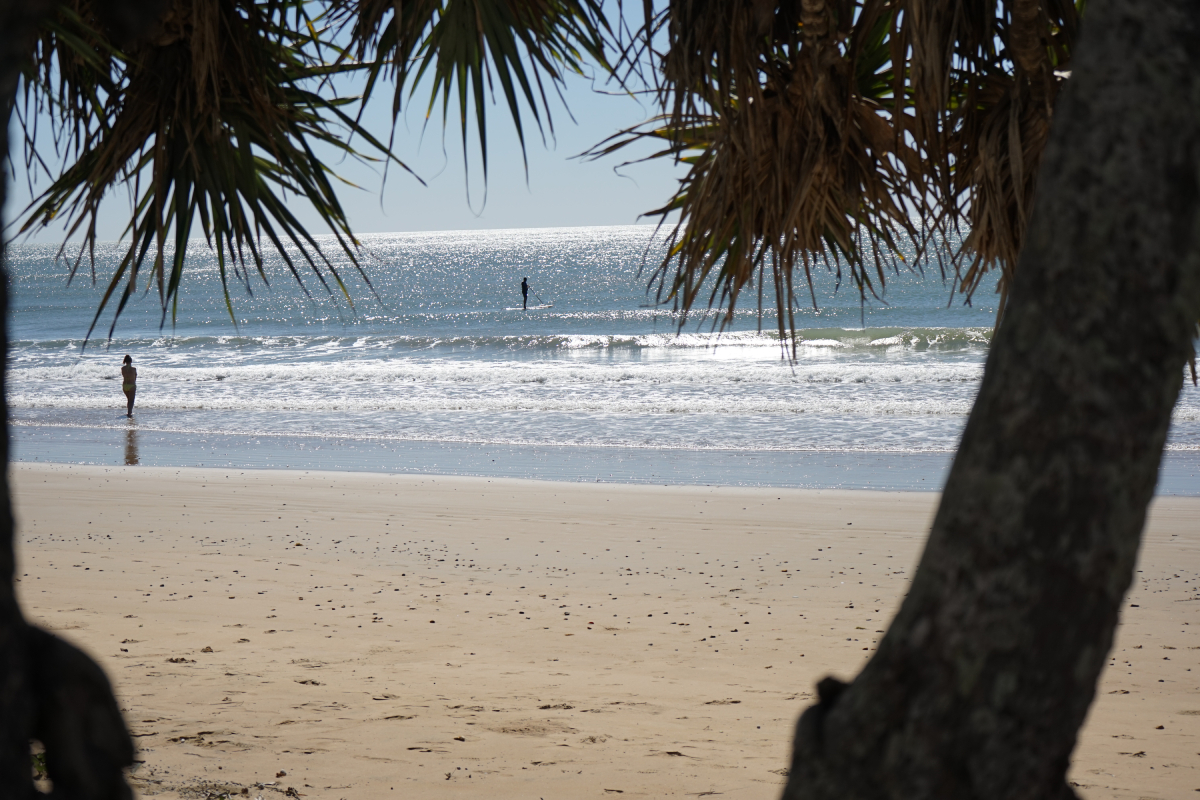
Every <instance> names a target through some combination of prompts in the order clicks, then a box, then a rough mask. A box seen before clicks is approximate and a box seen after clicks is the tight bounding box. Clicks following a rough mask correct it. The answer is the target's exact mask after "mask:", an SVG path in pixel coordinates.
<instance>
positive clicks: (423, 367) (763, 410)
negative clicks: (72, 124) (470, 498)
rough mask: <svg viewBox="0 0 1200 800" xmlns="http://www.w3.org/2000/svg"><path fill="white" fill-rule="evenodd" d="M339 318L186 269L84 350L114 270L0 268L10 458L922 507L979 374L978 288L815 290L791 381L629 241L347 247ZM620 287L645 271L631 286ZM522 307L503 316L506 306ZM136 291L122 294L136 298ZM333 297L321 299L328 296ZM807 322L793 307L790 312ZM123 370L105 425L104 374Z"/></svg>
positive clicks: (273, 286) (551, 233) (479, 234)
mask: <svg viewBox="0 0 1200 800" xmlns="http://www.w3.org/2000/svg"><path fill="white" fill-rule="evenodd" d="M362 240H363V244H364V248H365V253H366V256H365V258H364V259H363V266H364V269H365V270H366V272H367V274H368V277H369V279H370V281H371V286H370V287H368V286H367V284H366V283H364V281H363V280H362V279H361V278H359V277H358V276H357V274H356V273H355V271H354V270H353V268H352V267H351V266H350V265H349V264H348V263H346V259H345V256H344V255H342V254H341V253H340V251H338V250H337V249H336V246H335V245H333V243H332V241H331V240H330V239H329V238H325V239H320V241H321V242H322V246H323V247H325V248H326V249H327V252H328V253H329V254H330V256H331V258H332V260H333V261H334V263H335V264H336V265H338V268H339V270H340V271H341V273H342V275H343V277H344V278H345V279H346V284H347V288H348V290H349V293H350V295H351V299H352V301H353V306H351V304H350V302H348V301H347V300H346V299H345V298H343V297H340V296H339V294H334V295H332V296H331V295H330V294H328V293H327V292H326V291H325V290H324V289H323V288H322V286H321V284H320V282H319V281H317V280H316V279H315V277H314V276H313V275H312V274H311V273H308V274H304V273H303V272H302V273H301V274H302V276H303V277H304V283H305V287H307V290H308V292H309V293H311V294H310V295H309V294H306V293H305V291H304V290H303V289H301V288H300V287H299V286H298V285H297V284H296V282H295V281H294V280H293V279H292V277H291V275H290V274H289V273H288V271H287V268H286V266H285V265H284V264H283V262H282V260H281V259H279V258H274V259H272V260H270V261H269V262H268V264H267V266H266V271H267V276H268V278H269V280H270V283H269V285H264V284H263V283H262V281H261V280H259V279H258V278H257V277H254V278H252V279H251V281H250V286H249V288H250V293H248V292H247V290H246V288H245V287H244V286H243V285H241V284H239V283H237V282H236V281H231V284H230V291H231V295H232V299H233V308H234V312H235V315H236V318H237V324H236V325H235V324H234V323H233V322H232V321H231V320H230V317H229V314H228V312H227V310H226V307H225V301H224V297H223V295H222V292H221V287H220V281H219V277H218V274H217V270H216V259H215V256H214V254H213V253H212V252H211V251H210V250H209V249H208V247H207V245H205V243H204V242H203V241H194V242H192V243H191V245H190V246H189V267H188V273H189V276H190V277H189V278H188V279H187V280H186V282H185V284H184V289H183V291H182V293H181V295H180V300H179V308H178V314H177V317H176V319H175V320H174V322H172V320H171V319H170V318H167V319H166V320H165V324H164V320H163V318H162V312H161V307H160V305H159V301H158V296H157V291H156V290H152V291H151V292H150V294H148V295H147V294H139V295H138V296H137V297H136V298H135V299H134V300H132V301H131V302H130V304H129V306H128V307H127V308H126V310H125V312H124V313H123V315H122V317H121V319H120V320H119V321H118V323H117V326H116V329H115V331H114V332H113V335H112V338H111V340H109V339H107V333H108V326H109V324H110V323H111V316H112V314H111V309H110V310H109V311H108V312H106V313H105V314H104V315H103V316H102V318H101V322H100V324H99V325H98V326H97V331H96V333H95V334H94V335H93V338H92V340H91V341H90V342H89V343H88V344H87V347H86V348H84V347H83V342H84V335H85V333H86V331H87V328H88V325H89V323H90V322H91V319H92V316H93V314H94V313H95V311H96V309H97V307H98V303H99V300H100V297H101V294H102V290H103V287H104V282H103V281H104V278H105V277H107V276H108V275H110V274H111V273H112V270H113V267H114V266H115V264H116V263H117V262H118V260H119V258H120V255H121V248H119V247H118V246H117V245H115V244H112V245H105V246H103V247H100V248H98V250H97V274H98V275H99V276H100V280H99V282H98V285H96V286H93V285H92V283H91V280H90V275H89V274H88V271H87V266H86V263H85V264H84V267H83V269H82V270H81V273H80V274H79V275H78V276H77V277H76V279H75V281H74V282H73V283H72V284H71V285H70V286H68V285H67V281H66V277H67V272H68V264H67V263H65V262H63V261H61V260H56V258H55V255H56V253H57V251H58V247H57V245H51V244H46V245H42V244H25V245H14V246H12V247H11V248H10V265H11V272H12V275H11V280H12V285H13V292H14V302H13V313H12V315H11V320H10V331H11V337H12V346H11V351H10V354H9V388H8V402H9V409H10V420H11V423H12V426H13V427H12V430H13V442H14V458H15V459H17V460H24V461H54V462H70V463H90V464H139V465H154V466H220V467H226V468H238V469H245V468H287V469H310V470H313V469H332V470H367V471H378V472H425V473H437V474H462V475H484V476H496V477H523V478H545V479H558V480H573V481H581V480H586V481H597V480H598V481H620V482H648V483H667V484H670V483H701V484H732V485H769V486H800V487H810V488H838V487H840V488H881V489H938V488H940V486H941V483H942V481H943V480H944V478H945V472H946V469H947V467H948V465H949V462H950V458H951V456H952V454H953V451H954V448H955V447H956V445H957V441H958V437H959V435H960V433H961V430H962V426H963V424H964V423H965V420H966V415H967V413H968V411H969V410H970V407H971V403H972V401H973V399H974V396H975V392H976V390H977V388H978V384H979V379H980V376H981V374H982V367H983V360H984V358H985V356H986V353H987V348H988V345H989V342H990V339H991V330H992V324H993V322H994V319H995V313H996V295H995V293H994V284H993V285H987V286H984V287H982V288H981V289H980V290H979V291H978V293H977V294H976V296H975V298H974V302H973V303H972V304H971V305H966V304H964V303H963V302H962V299H961V297H958V296H955V297H951V294H950V286H949V284H947V283H944V282H943V281H942V279H941V277H940V275H939V274H938V273H937V270H936V268H934V269H933V270H932V272H931V271H930V270H929V269H928V268H927V269H926V272H925V274H924V275H922V274H919V273H915V272H911V271H908V270H907V269H904V270H902V271H901V272H900V273H899V274H894V275H893V274H889V277H888V281H887V284H886V287H885V288H884V289H883V290H881V292H880V297H879V298H869V300H868V302H867V303H866V304H865V305H864V304H861V303H860V301H859V295H858V292H857V290H856V289H855V288H854V287H853V286H852V285H850V283H849V282H848V281H846V282H843V283H842V284H841V285H838V282H837V280H836V278H835V276H834V275H832V274H830V273H827V272H825V271H823V270H817V272H816V273H815V276H816V292H815V294H816V305H817V308H816V309H814V308H813V307H812V306H811V304H808V305H802V306H801V309H800V311H799V313H798V314H797V317H796V324H797V326H798V327H799V328H800V345H799V348H798V351H797V359H796V360H795V361H794V362H793V361H791V360H789V359H787V358H785V357H784V354H783V352H782V350H781V347H780V339H779V336H778V335H777V333H776V332H775V328H776V318H775V315H774V311H773V300H772V299H771V297H770V295H769V294H768V296H767V297H766V303H765V305H766V309H765V310H764V312H763V313H762V314H761V315H760V314H759V312H758V310H757V308H756V307H755V306H756V305H757V295H755V296H754V297H752V298H750V297H747V299H745V300H743V303H745V304H746V305H744V306H743V307H741V308H740V310H739V311H738V314H737V316H736V318H735V320H734V321H733V323H732V324H731V325H728V326H726V328H725V329H724V330H719V329H714V322H715V318H714V317H713V316H711V315H705V314H703V313H693V314H692V315H690V317H689V318H688V319H686V320H681V318H680V317H679V316H678V315H677V314H675V313H674V312H673V311H672V310H671V308H669V307H662V306H656V305H655V304H654V303H653V296H652V295H648V294H647V292H646V282H647V277H648V274H649V270H650V269H651V268H652V267H653V266H655V265H656V264H657V263H658V259H659V256H660V254H661V252H662V246H663V244H662V237H661V235H659V236H658V237H657V238H655V237H654V228H653V227H651V226H623V227H599V228H554V229H526V230H499V231H458V232H434V233H403V234H376V235H366V236H363V237H362ZM643 267H645V268H646V270H645V271H642V270H643ZM522 277H528V278H529V283H530V286H531V287H532V292H531V295H530V298H529V300H530V305H538V306H542V305H546V306H549V307H545V308H536V309H531V310H522V309H521V308H520V306H521V293H520V282H521V279H522ZM143 288H144V287H143ZM335 292H336V289H335ZM799 299H800V301H801V302H802V303H806V302H808V300H809V298H808V297H807V295H805V296H802V297H800V298H799ZM126 354H129V355H131V356H132V357H133V362H134V366H136V367H137V369H138V395H137V408H136V410H135V414H134V419H133V420H132V421H129V420H127V419H126V418H125V414H124V410H125V409H124V405H125V399H124V396H123V395H122V393H121V391H120V383H121V381H120V365H121V359H122V358H123V357H124V355H126ZM1159 491H1160V492H1162V493H1170V494H1200V391H1197V390H1196V389H1195V388H1194V387H1193V386H1192V385H1191V383H1190V381H1189V382H1188V383H1187V384H1186V387H1185V389H1184V392H1183V395H1182V397H1181V399H1180V402H1179V405H1178V407H1177V408H1176V411H1175V415H1174V419H1173V427H1172V431H1171V437H1170V444H1169V453H1168V458H1167V460H1166V462H1165V468H1164V474H1163V479H1162V480H1161V481H1160V486H1159Z"/></svg>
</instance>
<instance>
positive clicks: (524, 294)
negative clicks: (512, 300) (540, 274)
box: [521, 277, 529, 309]
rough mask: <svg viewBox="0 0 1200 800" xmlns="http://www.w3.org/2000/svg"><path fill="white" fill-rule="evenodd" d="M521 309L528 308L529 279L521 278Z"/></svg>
mask: <svg viewBox="0 0 1200 800" xmlns="http://www.w3.org/2000/svg"><path fill="white" fill-rule="evenodd" d="M521 308H522V309H527V308H529V278H528V277H525V278H521Z"/></svg>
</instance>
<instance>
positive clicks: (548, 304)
mask: <svg viewBox="0 0 1200 800" xmlns="http://www.w3.org/2000/svg"><path fill="white" fill-rule="evenodd" d="M543 308H554V303H543V304H542V305H540V306H529V307H528V308H521V307H520V306H514V307H512V308H506V309H504V310H505V311H537V310H539V309H543Z"/></svg>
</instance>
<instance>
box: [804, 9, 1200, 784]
mask: <svg viewBox="0 0 1200 800" xmlns="http://www.w3.org/2000/svg"><path fill="white" fill-rule="evenodd" d="M1198 149H1200V4H1198V3H1195V2H1194V0H1092V1H1091V2H1089V3H1088V16H1087V21H1086V23H1085V30H1084V34H1083V41H1082V43H1081V46H1080V48H1079V52H1078V56H1077V60H1076V61H1075V63H1074V77H1073V78H1072V79H1071V81H1070V82H1069V85H1068V87H1067V88H1066V90H1065V92H1064V94H1063V96H1062V97H1061V99H1060V100H1059V105H1058V107H1057V108H1056V110H1055V121H1054V127H1053V131H1052V134H1051V139H1050V143H1049V145H1048V148H1047V151H1046V154H1045V157H1044V161H1043V169H1042V174H1041V178H1040V181H1041V183H1040V188H1039V189H1038V197H1037V198H1036V201H1035V205H1034V211H1033V215H1032V219H1031V225H1030V229H1029V235H1028V239H1027V242H1026V244H1025V247H1024V251H1023V253H1022V256H1021V259H1020V262H1019V269H1018V270H1017V271H1016V278H1015V282H1014V285H1013V289H1012V291H1013V294H1012V299H1011V304H1010V306H1009V309H1008V312H1007V314H1006V316H1005V318H1004V322H1003V323H1002V325H1001V326H1000V329H999V330H998V331H997V333H996V336H995V338H994V339H993V343H992V348H991V352H990V354H989V356H988V359H987V364H986V369H985V373H984V378H983V382H982V385H981V387H980V390H979V395H978V398H977V400H976V403H975V407H974V409H973V410H972V412H971V415H970V418H969V420H968V422H967V426H966V429H965V431H964V433H963V438H962V442H961V445H960V448H959V451H958V455H957V457H956V458H955V461H954V465H953V467H952V469H951V472H950V475H949V478H948V480H947V483H946V488H945V493H944V495H943V498H942V504H941V507H940V508H939V510H938V513H937V515H936V518H935V519H934V522H933V528H932V531H931V534H930V538H929V541H928V543H927V545H926V549H925V553H924V555H923V557H922V559H921V563H920V565H919V568H918V570H917V573H916V576H915V578H914V581H913V585H912V588H911V590H910V592H909V594H908V596H907V597H906V599H905V600H904V603H903V604H902V606H901V609H900V612H899V614H898V615H897V617H896V619H895V620H894V621H893V623H892V625H891V628H890V629H889V630H888V632H887V634H886V635H885V636H884V638H883V640H882V641H881V642H880V645H879V649H878V651H877V652H876V654H875V656H874V657H873V658H872V659H871V661H870V662H869V663H868V665H867V666H866V667H865V668H864V670H863V671H862V673H861V674H860V675H859V676H858V677H857V678H856V679H855V680H854V682H853V683H852V684H849V685H846V684H842V683H840V682H838V681H836V680H833V679H826V680H825V681H823V682H822V683H821V684H820V686H819V687H818V689H819V696H820V703H819V704H818V705H816V706H814V707H811V708H809V709H808V710H807V711H805V712H804V714H803V715H802V716H801V718H800V721H799V723H798V725H797V731H796V740H795V750H794V756H793V762H792V767H791V773H790V776H789V780H788V784H787V787H786V789H785V791H784V797H785V798H786V800H799V798H838V800H848V799H849V798H902V797H903V798H932V797H939V798H940V797H945V798H956V799H957V798H1006V799H1007V798H1069V797H1073V796H1074V792H1073V791H1072V790H1071V789H1070V787H1069V786H1068V785H1067V783H1066V770H1067V767H1068V764H1069V760H1070V756H1071V752H1072V750H1073V749H1074V746H1075V742H1076V736H1077V733H1078V730H1079V727H1080V725H1081V724H1082V723H1083V720H1084V716H1085V714H1086V713H1087V709H1088V706H1089V705H1090V703H1091V701H1092V699H1093V696H1094V694H1095V689H1096V682H1097V679H1098V676H1099V674H1100V671H1101V669H1102V667H1103V665H1104V663H1105V659H1106V656H1107V653H1108V651H1109V649H1110V647H1111V645H1112V639H1113V632H1114V629H1115V627H1116V623H1117V616H1118V611H1119V608H1120V605H1121V603H1122V599H1123V597H1124V595H1125V592H1126V590H1127V589H1128V587H1129V585H1130V582H1131V580H1132V577H1133V569H1134V565H1135V560H1136V557H1137V550H1138V545H1139V540H1140V536H1141V530H1142V527H1143V525H1144V522H1145V517H1146V509H1147V506H1148V504H1149V502H1150V500H1151V497H1152V495H1153V491H1154V486H1155V482H1156V480H1157V475H1158V466H1159V462H1160V460H1161V457H1162V450H1163V445H1164V442H1165V438H1166V434H1167V428H1168V425H1169V422H1170V416H1171V410H1172V408H1173V407H1174V405H1175V401H1176V399H1177V397H1178V393H1179V389H1180V386H1181V383H1182V378H1183V370H1184V365H1185V363H1186V361H1187V358H1188V355H1189V353H1190V344H1191V338H1192V335H1193V332H1194V331H1195V322H1196V320H1197V318H1198V317H1200V252H1198V251H1200V247H1198V245H1200V242H1198V241H1197V237H1198V235H1200V224H1198V223H1200V219H1198V218H1197V211H1198V210H1200V187H1198V174H1200V153H1198Z"/></svg>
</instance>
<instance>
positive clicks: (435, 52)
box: [331, 0, 612, 179]
mask: <svg viewBox="0 0 1200 800" xmlns="http://www.w3.org/2000/svg"><path fill="white" fill-rule="evenodd" d="M331 15H332V18H333V19H334V20H336V21H337V22H338V23H339V24H341V25H342V26H343V27H344V28H345V29H346V30H348V34H349V38H350V42H351V44H350V46H349V49H350V51H351V52H352V53H353V54H354V55H355V57H356V58H358V59H359V60H360V61H362V62H363V63H365V64H366V65H367V66H368V68H369V69H368V78H367V89H366V94H367V95H370V94H371V92H372V91H373V90H374V88H375V86H376V84H377V83H378V82H379V80H380V79H381V78H387V79H391V80H392V81H393V83H394V94H393V101H392V113H393V117H397V116H399V114H400V112H401V108H402V106H404V104H405V103H407V101H408V99H410V98H411V97H412V95H413V93H414V92H415V91H416V90H417V85H418V84H419V83H420V82H421V80H422V78H424V77H426V76H428V77H429V78H430V80H431V81H432V91H431V94H430V97H429V101H428V105H427V107H426V110H425V113H426V118H428V117H429V116H430V115H431V114H432V113H433V112H434V110H435V109H436V108H437V106H438V104H439V103H440V105H441V115H442V122H443V124H445V123H446V122H447V121H448V119H449V113H450V102H451V99H454V100H456V101H457V104H458V111H459V114H458V117H459V126H460V130H461V133H462V138H463V159H464V161H465V160H466V159H467V156H468V145H467V129H468V121H469V118H470V117H471V116H472V115H473V116H474V118H475V125H476V131H477V135H478V137H479V148H480V155H481V158H482V165H483V173H484V177H485V179H486V177H487V169H488V147H487V106H488V102H487V101H488V97H489V95H494V93H495V90H496V88H497V84H498V85H499V89H500V92H501V94H502V95H503V96H504V102H505V104H506V105H507V106H508V110H509V113H510V115H511V116H512V120H513V123H514V125H515V126H516V131H517V136H518V138H519V140H520V143H521V150H522V157H524V153H525V146H526V144H525V124H524V122H523V116H522V112H521V105H522V103H524V104H525V106H527V108H528V113H529V114H530V115H531V116H532V117H533V120H534V123H535V125H536V127H537V129H538V131H539V132H540V133H541V134H542V136H543V139H544V138H545V134H546V132H547V131H549V132H550V133H551V134H553V131H554V125H553V120H552V116H551V108H550V103H549V97H548V95H547V90H551V91H553V92H555V93H557V92H558V91H559V90H560V89H561V87H562V85H563V80H564V78H565V77H566V75H567V74H568V73H576V74H583V73H584V63H585V58H588V59H591V60H592V61H593V62H594V63H595V64H597V65H598V66H599V67H600V68H601V69H602V70H605V71H607V70H609V67H608V66H607V62H606V56H605V43H606V41H608V39H609V38H611V36H612V29H611V28H610V25H609V23H608V20H607V18H606V17H605V14H604V9H603V0H334V2H333V3H332V11H331Z"/></svg>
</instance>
